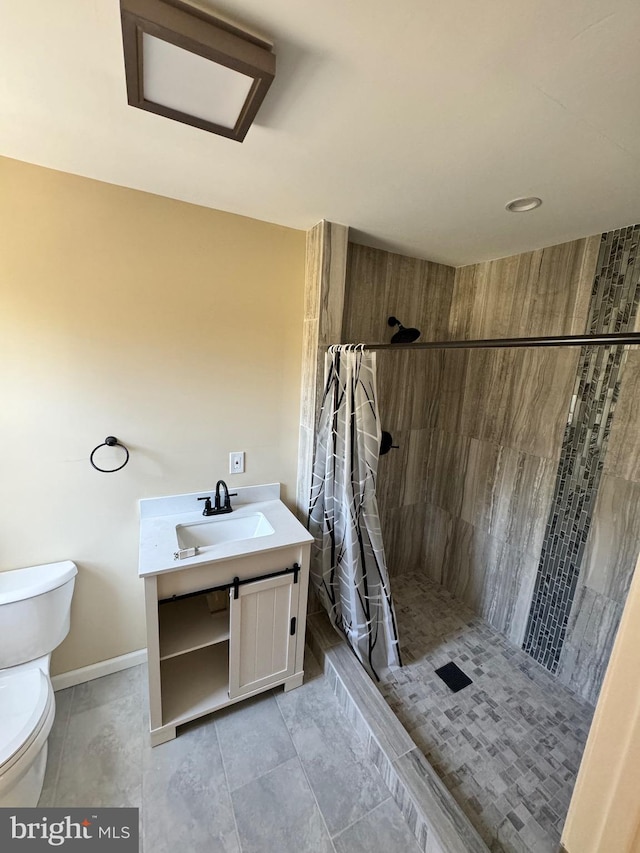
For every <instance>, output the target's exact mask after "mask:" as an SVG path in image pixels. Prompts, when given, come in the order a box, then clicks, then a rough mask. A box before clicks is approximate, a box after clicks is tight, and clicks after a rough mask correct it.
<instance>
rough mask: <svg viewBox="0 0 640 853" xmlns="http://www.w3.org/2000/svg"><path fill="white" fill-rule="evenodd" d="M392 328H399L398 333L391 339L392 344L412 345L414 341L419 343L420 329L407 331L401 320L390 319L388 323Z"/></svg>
mask: <svg viewBox="0 0 640 853" xmlns="http://www.w3.org/2000/svg"><path fill="white" fill-rule="evenodd" d="M387 322H388V323H389V325H390V326H397V327H398V331H397V332H396V333H395V335H394V336H393V337H392V338H391V343H392V344H412V343H413V342H414V341H417V340H418V338H419V337H420V330H419V329H407V328H405V327H404V326H403V325H402V323H401V322H400V320H398V319H397V317H389V319H388V321H387Z"/></svg>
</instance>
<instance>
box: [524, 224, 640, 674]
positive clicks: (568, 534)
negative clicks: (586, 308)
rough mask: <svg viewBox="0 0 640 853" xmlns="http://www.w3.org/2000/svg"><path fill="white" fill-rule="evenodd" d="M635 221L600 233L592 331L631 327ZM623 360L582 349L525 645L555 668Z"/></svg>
mask: <svg viewBox="0 0 640 853" xmlns="http://www.w3.org/2000/svg"><path fill="white" fill-rule="evenodd" d="M639 247H640V225H634V226H630V227H628V228H621V229H619V230H617V231H610V232H608V233H606V234H603V235H602V242H601V246H600V253H599V256H598V263H597V267H596V275H595V278H594V282H593V289H592V294H591V305H590V313H589V324H588V332H589V334H606V333H609V332H627V331H629V332H631V331H633V329H634V322H635V317H636V314H637V310H638V302H639V301H640V251H639ZM626 358H627V350H626V348H625V347H603V346H598V347H588V346H587V347H583V348H582V350H581V353H580V361H579V365H578V373H577V376H576V381H575V387H574V393H573V397H572V402H571V408H570V411H569V417H568V421H567V426H566V428H565V433H564V439H563V445H562V453H561V456H560V464H559V468H558V474H557V477H556V485H555V491H554V497H553V501H552V505H551V511H550V514H549V520H548V522H547V526H546V531H545V538H544V543H543V547H542V553H541V555H540V562H539V565H538V573H537V578H536V585H535V589H534V593H533V599H532V602H531V609H530V612H529V620H528V623H527V630H526V633H525V641H524V644H523V649H524V650H525V651H526V652H527V653H528V654H530V655H531V656H532V657H533V658H534V659H535V660H536V661H538V663H541V664H542V665H543V666H544V667H546V668H547V669H548V670H549V671H550V672H553V673H555V672H556V670H557V668H558V663H559V661H560V652H561V650H562V646H563V643H564V640H565V636H566V632H567V624H568V621H569V614H570V611H571V607H572V605H573V601H574V596H575V592H576V586H577V582H578V576H579V573H580V566H581V563H582V559H583V556H584V550H585V544H586V541H587V537H588V535H589V530H590V526H591V518H592V514H593V508H594V505H595V501H596V494H597V491H598V486H599V483H600V477H601V474H602V468H603V463H604V456H605V453H606V448H607V442H608V439H609V434H610V432H611V422H612V418H613V414H614V410H615V405H616V401H617V399H618V394H619V390H620V380H621V377H622V371H623V368H624V364H625V361H626Z"/></svg>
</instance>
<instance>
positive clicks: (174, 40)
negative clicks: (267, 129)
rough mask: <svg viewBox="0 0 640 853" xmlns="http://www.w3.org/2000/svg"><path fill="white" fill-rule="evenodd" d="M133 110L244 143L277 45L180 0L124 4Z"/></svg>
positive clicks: (127, 71) (270, 77)
mask: <svg viewBox="0 0 640 853" xmlns="http://www.w3.org/2000/svg"><path fill="white" fill-rule="evenodd" d="M120 13H121V18H122V40H123V44H124V65H125V74H126V78H127V98H128V101H129V103H130V104H131V106H132V107H138V108H139V109H141V110H149V112H152V113H157V114H158V115H161V116H166V118H171V119H174V120H175V121H181V122H184V123H185V124H192V125H193V126H194V127H199V128H201V129H202V130H208V131H210V132H211V133H217V134H219V135H220V136H226V137H228V138H229V139H235V140H237V141H238V142H242V140H243V139H244V138H245V136H246V134H247V131H248V130H249V127H250V126H251V122H252V121H253V120H254V118H255V116H256V113H257V112H258V108H259V107H260V104H261V103H262V101H263V100H264V96H265V95H266V94H267V90H268V89H269V86H270V85H271V81H272V80H273V78H274V76H275V72H276V58H275V55H274V54H273V53H272V45H271V44H269V43H268V42H266V41H264V40H263V39H260V38H258V37H256V36H254V35H252V34H251V33H246V32H244V31H243V30H240V29H238V28H237V27H235V26H233V25H232V24H229V23H227V22H226V21H222V20H220V19H218V18H214V17H213V16H212V15H209V14H207V13H206V12H204V11H202V10H201V9H198V8H195V7H193V6H190V5H188V4H187V3H183V2H181V0H120Z"/></svg>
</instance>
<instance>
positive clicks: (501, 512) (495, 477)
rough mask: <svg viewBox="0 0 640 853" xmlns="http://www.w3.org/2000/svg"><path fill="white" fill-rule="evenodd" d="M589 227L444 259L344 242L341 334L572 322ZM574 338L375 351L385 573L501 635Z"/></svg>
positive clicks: (472, 334)
mask: <svg viewBox="0 0 640 853" xmlns="http://www.w3.org/2000/svg"><path fill="white" fill-rule="evenodd" d="M598 244H599V237H595V238H586V239H582V240H576V241H573V242H571V243H565V244H562V245H559V246H552V247H550V248H547V249H542V250H538V251H535V252H529V253H527V254H524V255H518V256H515V257H511V258H505V259H501V260H497V261H491V262H487V263H482V264H476V265H473V266H469V267H463V268H461V269H458V270H454V269H453V268H450V267H445V266H442V265H439V264H434V263H428V262H426V261H420V260H417V259H412V258H406V257H404V256H401V255H394V254H391V253H388V252H384V251H381V250H377V249H370V248H367V247H363V246H358V245H355V244H349V254H348V262H347V280H346V291H345V312H344V318H343V335H342V339H343V340H344V341H358V340H364V341H368V342H382V341H388V340H389V336H390V330H389V328H388V326H387V325H386V319H387V317H388V316H389V315H390V314H395V315H396V316H397V317H398V318H399V319H400V320H401V321H402V322H403V324H404V325H406V326H417V327H418V328H419V329H421V331H422V338H421V339H422V340H437V339H452V338H466V339H472V338H498V337H528V336H532V335H555V334H581V333H584V332H585V326H586V321H587V316H588V309H589V299H590V295H591V285H592V282H593V276H594V270H595V264H596V258H597V252H598ZM577 359H578V350H577V349H567V348H564V349H561V348H557V349H556V348H553V349H529V348H527V349H495V350H441V351H437V350H435V351H414V352H410V351H406V350H403V351H397V352H389V351H384V352H381V353H379V355H378V374H379V378H378V391H379V403H380V413H381V422H382V426H383V429H387V430H389V431H390V432H392V433H393V437H394V443H395V444H399V445H400V449H399V450H392V451H391V452H390V453H389V454H388V455H387V456H384V457H381V459H380V466H379V478H378V496H379V502H380V510H381V517H382V525H383V532H384V536H385V549H386V552H387V561H388V564H389V567H390V572H391V573H392V574H396V573H401V572H405V571H408V570H412V569H416V568H422V569H423V570H424V571H425V572H426V573H427V574H428V575H429V576H430V577H432V578H433V579H435V580H437V581H439V582H441V583H443V584H444V585H445V586H446V587H447V588H448V589H449V590H450V591H451V592H452V593H453V594H455V595H457V596H458V597H459V598H461V599H463V600H464V601H465V602H467V603H468V604H469V605H470V606H471V607H473V608H474V610H476V611H477V612H478V613H479V614H480V615H482V616H483V617H484V618H486V619H487V620H488V621H489V622H490V623H491V624H492V625H494V626H495V627H496V628H498V629H499V630H501V631H503V632H504V633H505V634H506V635H507V636H509V637H510V639H512V640H513V641H514V642H521V641H522V638H523V633H524V630H525V627H526V621H527V617H528V613H529V607H530V603H531V596H532V591H533V585H534V582H535V577H536V571H537V567H538V561H539V557H540V550H541V546H542V539H543V536H544V530H545V525H546V522H547V518H548V514H549V507H550V503H551V498H552V495H553V488H554V482H555V478H556V473H557V469H558V460H559V457H560V451H561V447H562V437H563V431H564V427H565V424H566V418H567V413H568V411H569V405H570V402H571V394H572V390H573V382H574V377H575V374H576V369H577Z"/></svg>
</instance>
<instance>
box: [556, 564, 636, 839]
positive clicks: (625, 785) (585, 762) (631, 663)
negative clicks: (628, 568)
mask: <svg viewBox="0 0 640 853" xmlns="http://www.w3.org/2000/svg"><path fill="white" fill-rule="evenodd" d="M639 674H640V562H639V563H638V566H636V571H635V575H634V578H633V581H632V583H631V588H630V589H629V595H628V597H627V603H626V606H625V609H624V613H623V615H622V620H621V622H620V628H619V630H618V635H617V637H616V642H615V645H614V647H613V652H612V654H611V660H610V663H609V668H608V670H607V674H606V676H605V680H604V683H603V685H602V691H601V693H600V698H599V700H598V705H597V707H596V713H595V716H594V719H593V724H592V726H591V731H590V732H589V739H588V740H587V746H586V748H585V752H584V756H583V759H582V764H581V765H580V772H579V774H578V779H577V781H576V786H575V789H574V792H573V798H572V800H571V805H570V807H569V814H568V815H567V821H566V824H565V828H564V833H563V837H562V841H563V844H564V846H565V848H566V850H567V853H640V798H639V794H640V686H639V679H638V676H639Z"/></svg>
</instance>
